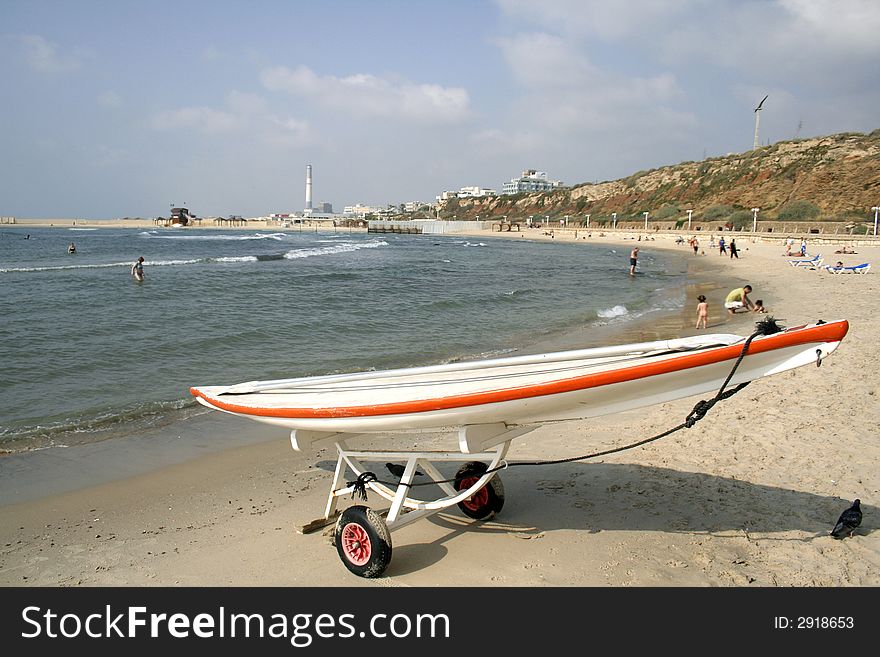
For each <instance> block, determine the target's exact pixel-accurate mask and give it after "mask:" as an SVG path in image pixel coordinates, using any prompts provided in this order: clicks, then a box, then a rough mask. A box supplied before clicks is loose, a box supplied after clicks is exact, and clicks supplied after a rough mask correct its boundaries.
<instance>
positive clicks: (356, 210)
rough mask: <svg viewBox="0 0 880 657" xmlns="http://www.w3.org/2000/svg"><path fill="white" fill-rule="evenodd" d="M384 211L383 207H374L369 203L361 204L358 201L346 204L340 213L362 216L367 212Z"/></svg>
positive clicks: (377, 212) (378, 212) (376, 212)
mask: <svg viewBox="0 0 880 657" xmlns="http://www.w3.org/2000/svg"><path fill="white" fill-rule="evenodd" d="M385 211H386V210H385V208H376V207H371V206H369V205H361V204H360V203H358V204H357V205H346V206H345V209H344V210H343V211H342V214H343V215H348V216H355V217H360V218H364V217H365V216H366V215H368V214H380V213H383V212H385Z"/></svg>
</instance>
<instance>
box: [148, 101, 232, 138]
mask: <svg viewBox="0 0 880 657" xmlns="http://www.w3.org/2000/svg"><path fill="white" fill-rule="evenodd" d="M237 125H238V120H237V119H236V117H235V116H234V115H232V114H230V113H229V112H222V111H220V110H215V109H211V108H210V107H182V108H180V109H176V110H169V111H166V112H160V113H159V114H157V115H156V116H154V117H153V127H154V128H156V129H157V130H177V129H194V130H198V131H199V132H202V133H205V134H217V133H222V132H229V131H230V130H233V129H234V128H235V127H236V126H237Z"/></svg>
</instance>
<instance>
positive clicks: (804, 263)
mask: <svg viewBox="0 0 880 657" xmlns="http://www.w3.org/2000/svg"><path fill="white" fill-rule="evenodd" d="M822 260H823V258H822V256H821V254H819V253H817V254H816V255H814V256H813V257H812V258H810V259H809V260H803V259H801V260H789V261H788V264H790V265H791V266H792V267H821V266H822Z"/></svg>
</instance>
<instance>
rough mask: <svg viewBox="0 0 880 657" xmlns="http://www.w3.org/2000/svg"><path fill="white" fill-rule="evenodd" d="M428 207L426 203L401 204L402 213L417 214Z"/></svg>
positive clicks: (410, 202)
mask: <svg viewBox="0 0 880 657" xmlns="http://www.w3.org/2000/svg"><path fill="white" fill-rule="evenodd" d="M426 205H428V204H427V203H423V202H422V201H409V202H408V203H404V204H403V211H404V212H418V210H419V209H420V208H423V207H425V206H426Z"/></svg>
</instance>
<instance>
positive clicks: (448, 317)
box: [0, 226, 687, 454]
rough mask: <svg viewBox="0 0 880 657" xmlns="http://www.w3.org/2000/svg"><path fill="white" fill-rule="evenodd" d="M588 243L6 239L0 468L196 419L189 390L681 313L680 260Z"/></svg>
mask: <svg viewBox="0 0 880 657" xmlns="http://www.w3.org/2000/svg"><path fill="white" fill-rule="evenodd" d="M594 241H595V240H593V241H591V242H590V243H581V244H573V243H572V242H571V241H567V242H563V241H554V240H547V241H533V240H528V239H526V238H523V239H515V238H511V239H498V238H491V237H486V238H482V239H481V238H479V237H472V236H468V237H465V236H461V235H455V234H450V235H397V234H375V233H365V232H363V231H359V232H358V231H354V230H349V229H343V228H340V229H338V230H335V231H323V232H310V231H308V230H305V229H303V230H302V231H298V230H295V229H294V230H291V231H283V232H273V231H271V230H263V231H257V230H253V229H242V230H215V229H192V228H190V229H188V228H154V229H152V228H142V229H137V228H116V227H108V228H101V227H99V228H76V227H71V228H65V227H40V226H18V227H11V226H4V227H3V228H2V229H0V363H2V369H0V453H7V454H8V453H18V452H25V451H30V450H43V449H53V448H60V447H70V446H73V445H77V444H83V443H89V442H95V441H100V440H104V439H107V438H111V437H113V438H117V437H125V436H126V435H132V434H137V433H139V432H140V433H143V432H144V431H145V430H153V429H155V428H156V427H162V426H163V425H165V424H170V423H173V422H175V421H176V420H179V419H182V418H185V417H188V416H191V415H193V414H196V413H202V412H210V411H208V410H207V409H204V408H203V407H201V406H199V405H198V404H196V403H195V402H194V401H193V398H192V397H191V395H190V394H189V388H190V386H194V385H214V384H233V383H240V382H244V381H252V380H269V379H276V378H288V377H294V376H309V375H323V374H331V373H341V372H352V371H365V370H375V369H387V368H395V367H408V366H418V365H428V364H435V363H444V362H452V361H456V360H465V359H474V358H490V357H500V356H504V355H515V354H517V353H525V352H530V353H534V352H536V351H542V350H549V349H547V348H546V347H547V346H548V345H553V346H558V347H561V348H579V347H586V346H596V344H598V343H602V344H604V343H614V339H613V336H614V335H615V334H616V333H618V332H620V331H621V330H622V329H624V328H625V327H627V326H629V325H632V323H633V322H637V321H642V322H645V321H648V322H650V321H651V319H652V318H653V317H659V316H661V315H663V314H666V315H668V314H669V313H673V312H678V311H679V310H680V308H681V307H682V304H683V303H684V300H685V290H686V285H687V264H686V261H685V258H683V257H682V256H681V255H680V254H677V253H675V252H669V251H660V250H657V251H651V250H647V251H646V250H644V249H643V250H642V251H641V252H640V258H639V270H638V275H637V276H635V277H631V276H629V248H625V247H621V246H612V245H603V244H601V243H593V242H594ZM71 242H73V243H75V245H76V253H74V254H68V252H67V247H68V245H69V244H70V243H71ZM139 256H143V257H144V259H145V263H144V271H145V280H144V281H142V282H138V281H136V280H135V279H134V278H133V277H132V276H131V275H130V269H131V265H132V263H133V262H134V261H135V260H136V259H137V258H138V257H139ZM564 336H568V337H569V338H570V339H569V340H568V341H566V340H565V339H563V338H564ZM572 336H575V337H572ZM591 343H592V344H591Z"/></svg>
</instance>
